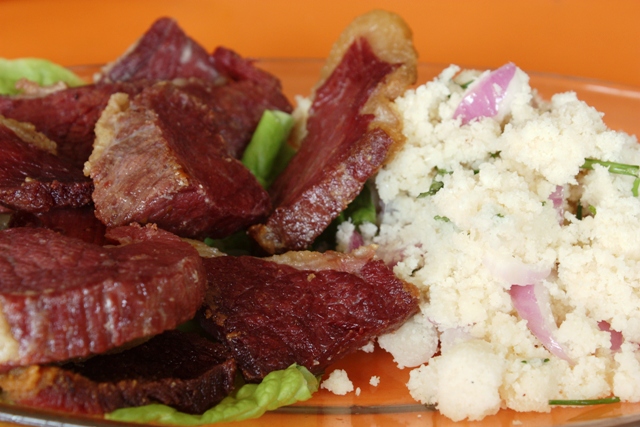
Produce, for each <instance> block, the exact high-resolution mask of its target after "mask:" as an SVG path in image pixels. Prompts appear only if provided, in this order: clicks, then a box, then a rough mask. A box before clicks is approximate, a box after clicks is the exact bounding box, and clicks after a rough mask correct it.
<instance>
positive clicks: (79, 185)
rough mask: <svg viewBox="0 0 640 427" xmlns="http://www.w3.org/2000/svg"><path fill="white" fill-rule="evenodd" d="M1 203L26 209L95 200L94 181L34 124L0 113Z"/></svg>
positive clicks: (10, 207)
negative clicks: (59, 154) (93, 198)
mask: <svg viewBox="0 0 640 427" xmlns="http://www.w3.org/2000/svg"><path fill="white" fill-rule="evenodd" d="M0 152H2V156H0V205H2V206H4V207H5V208H8V209H11V210H16V211H25V212H46V211H48V210H49V209H51V208H55V207H72V208H77V207H82V206H85V205H87V204H89V203H91V192H92V190H93V183H92V182H91V181H90V180H89V179H87V178H86V177H85V176H84V175H83V174H82V171H81V170H80V169H78V168H76V167H75V166H74V165H72V164H71V163H69V162H67V161H65V160H64V159H60V158H59V157H58V156H57V155H56V154H55V152H56V145H55V143H53V142H51V141H49V140H48V139H47V138H46V137H45V136H44V135H42V134H40V133H38V132H36V131H35V130H34V128H33V125H31V124H27V123H21V122H17V121H15V120H11V119H7V118H4V117H2V116H0Z"/></svg>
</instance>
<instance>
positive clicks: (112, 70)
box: [99, 17, 220, 82]
mask: <svg viewBox="0 0 640 427" xmlns="http://www.w3.org/2000/svg"><path fill="white" fill-rule="evenodd" d="M213 62H214V61H213V59H212V58H211V56H210V55H209V54H208V53H207V51H206V50H205V49H204V48H203V47H202V46H200V45H199V44H198V43H197V42H196V41H195V40H193V39H192V38H190V37H189V36H187V35H186V34H185V32H184V31H183V30H182V29H181V28H180V27H179V26H178V23H177V22H176V21H175V20H174V19H171V18H167V17H164V18H160V19H158V20H156V21H155V22H154V23H153V24H152V25H151V27H150V28H149V29H148V30H147V31H146V32H145V33H144V34H143V35H142V36H141V37H140V38H139V39H138V40H137V41H136V42H135V43H134V44H133V45H132V46H131V47H129V49H127V51H126V52H125V53H124V54H123V55H122V56H121V57H120V58H118V59H117V60H116V61H114V62H112V63H110V64H108V65H107V66H105V67H104V69H103V70H102V74H101V76H100V78H99V81H100V82H121V81H132V80H140V79H143V80H152V81H161V80H172V79H175V78H177V77H196V78H200V79H204V80H208V81H211V82H215V81H217V80H220V74H219V73H218V71H217V70H216V68H215V66H214V64H213Z"/></svg>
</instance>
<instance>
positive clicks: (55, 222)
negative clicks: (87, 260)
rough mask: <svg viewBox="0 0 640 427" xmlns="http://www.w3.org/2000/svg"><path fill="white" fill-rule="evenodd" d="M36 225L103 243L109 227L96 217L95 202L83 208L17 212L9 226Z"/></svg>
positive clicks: (12, 216)
mask: <svg viewBox="0 0 640 427" xmlns="http://www.w3.org/2000/svg"><path fill="white" fill-rule="evenodd" d="M13 227H36V228H48V229H49V230H53V231H56V232H58V233H60V234H63V235H65V236H69V237H75V238H76V239H80V240H83V241H85V242H87V243H95V244H96V245H103V244H104V243H105V242H106V241H105V233H106V230H107V228H106V227H105V225H104V224H103V223H102V222H100V220H98V218H96V216H95V214H94V208H93V203H91V204H89V205H87V206H83V207H81V208H57V209H50V210H48V211H47V212H38V213H29V212H15V213H13V214H12V215H11V219H10V220H9V223H8V225H7V228H13Z"/></svg>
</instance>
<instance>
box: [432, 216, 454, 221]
mask: <svg viewBox="0 0 640 427" xmlns="http://www.w3.org/2000/svg"><path fill="white" fill-rule="evenodd" d="M433 219H435V220H436V221H442V222H451V220H450V219H449V218H447V217H446V216H440V215H436V216H434V217H433Z"/></svg>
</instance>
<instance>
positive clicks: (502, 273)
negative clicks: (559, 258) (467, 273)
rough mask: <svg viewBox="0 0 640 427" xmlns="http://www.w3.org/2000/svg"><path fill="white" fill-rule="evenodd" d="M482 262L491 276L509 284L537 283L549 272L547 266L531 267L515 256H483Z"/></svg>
mask: <svg viewBox="0 0 640 427" xmlns="http://www.w3.org/2000/svg"><path fill="white" fill-rule="evenodd" d="M482 264H483V265H484V266H485V268H487V269H488V270H489V273H491V275H492V276H494V277H495V278H497V279H499V280H501V281H503V282H504V283H505V284H506V285H509V286H510V285H527V284H529V283H537V282H539V281H541V280H544V279H546V278H547V277H548V276H549V274H550V273H551V269H549V268H539V267H533V266H531V265H527V264H525V263H523V262H522V261H519V260H517V259H515V258H512V257H501V256H499V255H490V256H485V257H484V258H483V259H482Z"/></svg>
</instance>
